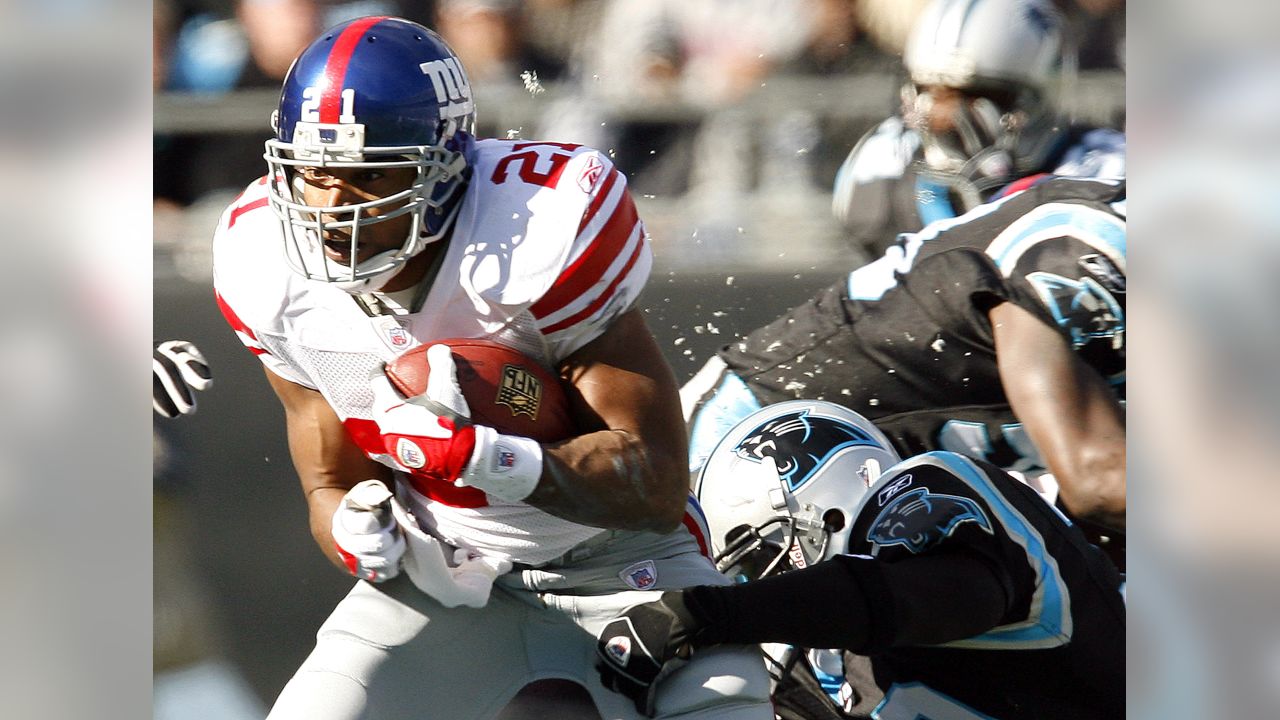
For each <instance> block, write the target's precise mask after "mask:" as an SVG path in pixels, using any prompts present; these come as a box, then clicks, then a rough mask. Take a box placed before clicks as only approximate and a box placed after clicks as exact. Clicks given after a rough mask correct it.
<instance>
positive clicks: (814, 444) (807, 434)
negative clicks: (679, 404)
mask: <svg viewBox="0 0 1280 720" xmlns="http://www.w3.org/2000/svg"><path fill="white" fill-rule="evenodd" d="M855 445H867V446H870V447H875V448H879V447H883V446H882V445H881V444H880V443H879V442H877V441H876V439H875V438H874V437H872V436H871V435H870V434H869V433H868V432H867V431H866V430H863V429H862V428H860V427H858V426H857V425H853V424H851V423H848V422H845V421H844V420H838V419H836V418H831V417H826V416H823V415H810V414H809V411H808V410H807V409H806V410H800V411H797V412H791V413H787V414H786V415H781V416H779V417H776V418H774V419H772V420H770V421H768V422H766V423H763V424H762V425H760V426H758V427H756V428H755V429H754V430H752V431H751V432H749V433H747V436H746V437H744V438H743V439H742V441H741V442H739V443H738V444H737V446H736V447H734V449H733V451H734V452H735V453H737V454H738V457H741V458H744V459H747V460H751V461H752V462H761V461H762V460H764V458H766V457H771V458H773V462H774V464H775V465H777V466H778V475H779V477H781V479H782V481H783V482H785V483H786V484H787V487H788V488H789V489H790V490H791V491H792V492H795V491H796V490H798V489H799V488H800V487H801V486H802V485H804V484H805V483H807V482H809V480H810V479H811V478H813V476H814V474H815V473H816V472H817V471H818V468H820V467H822V465H823V463H825V462H826V461H828V460H830V459H831V458H832V457H834V456H835V455H836V453H838V452H840V451H841V450H843V449H845V448H847V447H853V446H855Z"/></svg>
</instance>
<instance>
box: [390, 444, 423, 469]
mask: <svg viewBox="0 0 1280 720" xmlns="http://www.w3.org/2000/svg"><path fill="white" fill-rule="evenodd" d="M396 459H397V460H399V461H400V464H401V465H403V466H405V467H407V468H420V467H422V466H423V465H426V464H427V458H426V456H424V455H423V454H422V448H420V447H418V444H417V443H415V442H414V441H412V440H410V439H408V438H400V439H399V440H398V441H397V442H396Z"/></svg>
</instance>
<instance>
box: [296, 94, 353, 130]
mask: <svg viewBox="0 0 1280 720" xmlns="http://www.w3.org/2000/svg"><path fill="white" fill-rule="evenodd" d="M341 97H342V114H341V115H339V116H338V122H340V123H353V122H355V121H356V111H355V104H356V90H355V88H343V89H342V96H341ZM300 119H301V120H302V121H303V122H320V88H318V87H309V88H303V89H302V117H301V118H300Z"/></svg>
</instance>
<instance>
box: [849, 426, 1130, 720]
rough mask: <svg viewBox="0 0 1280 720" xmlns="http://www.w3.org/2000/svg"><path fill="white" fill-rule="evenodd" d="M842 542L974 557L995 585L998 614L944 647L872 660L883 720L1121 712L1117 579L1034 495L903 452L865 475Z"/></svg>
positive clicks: (904, 553)
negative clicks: (903, 457) (977, 631)
mask: <svg viewBox="0 0 1280 720" xmlns="http://www.w3.org/2000/svg"><path fill="white" fill-rule="evenodd" d="M854 517H855V519H854V521H853V526H852V527H853V530H852V534H851V536H850V547H849V552H850V553H853V554H860V555H870V556H873V557H875V558H877V559H879V560H881V561H883V562H887V563H894V562H900V561H902V560H905V559H908V558H912V557H918V556H921V555H923V554H937V553H963V554H967V555H969V556H976V557H979V558H981V559H982V560H984V562H985V565H986V566H987V567H989V568H991V569H993V570H994V571H995V573H996V575H997V576H998V577H999V578H1000V580H1001V581H1002V583H1003V584H1004V585H1005V587H1006V592H1007V595H1008V597H1009V603H1008V605H1007V607H1008V609H1007V610H1006V612H1005V615H1004V616H1003V617H1002V618H1001V620H1000V622H999V624H998V625H997V626H995V627H994V628H992V629H990V630H988V631H987V632H985V633H983V634H981V635H978V636H976V637H971V638H966V639H963V640H958V641H954V642H950V643H945V644H942V645H933V646H915V647H908V648H893V649H891V650H888V651H886V652H882V653H877V654H876V655H874V656H873V657H872V666H873V670H874V675H875V679H876V683H877V684H878V685H879V686H880V687H881V688H882V689H883V690H884V692H885V698H884V701H883V702H882V703H881V704H880V706H879V707H878V708H877V711H876V715H875V716H876V717H879V718H882V719H883V720H898V719H899V718H906V719H908V720H910V719H914V718H921V717H927V718H931V720H974V719H977V718H1001V719H1002V720H1022V719H1026V720H1031V719H1033V718H1034V719H1037V720H1051V719H1054V718H1062V719H1063V720H1066V719H1071V720H1077V719H1078V718H1095V719H1097V718H1121V717H1123V716H1124V703H1125V664H1124V663H1125V620H1124V615H1125V609H1124V601H1123V598H1122V596H1121V594H1120V584H1121V579H1120V576H1119V574H1118V573H1117V571H1116V570H1115V567H1114V566H1113V565H1112V564H1111V563H1110V562H1109V561H1108V560H1106V559H1105V558H1104V557H1103V556H1102V554H1101V552H1100V551H1099V550H1098V549H1097V548H1095V547H1094V546H1092V545H1090V544H1088V543H1087V542H1086V541H1085V539H1084V537H1083V536H1082V535H1081V534H1080V533H1079V532H1078V531H1077V530H1076V529H1075V528H1074V527H1072V526H1071V525H1070V524H1069V523H1068V522H1067V520H1066V519H1065V518H1064V517H1063V516H1062V515H1061V514H1060V513H1058V512H1057V511H1056V510H1055V509H1054V508H1052V507H1051V506H1049V505H1048V504H1046V503H1045V502H1044V501H1043V500H1042V499H1041V498H1040V497H1039V496H1038V495H1036V493H1035V491H1033V490H1032V489H1031V488H1029V487H1027V486H1026V485H1024V484H1023V483H1021V482H1018V481H1017V480H1015V479H1014V478H1013V477H1011V476H1010V475H1008V474H1007V473H1005V472H1003V471H1001V470H1000V469H999V468H996V467H995V466H993V465H990V464H988V463H982V462H981V461H974V460H971V459H968V458H965V457H962V456H960V455H957V454H955V453H944V452H934V453H928V454H925V455H921V456H918V457H915V458H912V459H910V460H908V461H906V462H904V463H902V464H899V465H897V466H895V468H894V469H893V470H892V471H891V472H889V473H886V475H885V476H884V477H883V478H881V480H879V481H878V482H877V483H875V484H874V485H873V486H872V487H871V488H870V490H869V491H868V493H867V495H866V496H865V497H864V499H863V501H862V503H861V504H860V505H859V507H858V511H857V512H856V513H855V516H854Z"/></svg>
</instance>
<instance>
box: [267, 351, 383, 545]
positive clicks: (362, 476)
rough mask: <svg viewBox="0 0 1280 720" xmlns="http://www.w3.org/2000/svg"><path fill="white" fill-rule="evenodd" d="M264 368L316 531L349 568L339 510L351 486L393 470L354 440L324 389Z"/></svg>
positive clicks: (319, 542)
mask: <svg viewBox="0 0 1280 720" xmlns="http://www.w3.org/2000/svg"><path fill="white" fill-rule="evenodd" d="M265 372H266V374H267V381H268V382H269V383H270V384H271V388H272V389H273V390H275V392H276V395H277V396H278V397H279V398H280V403H281V404H282V405H284V411H285V421H286V423H287V428H288V436H289V454H290V456H291V457H292V458H293V467H294V470H295V471H296V472H297V473H298V479H299V480H300V481H301V482H302V491H303V494H304V495H305V496H306V498H307V510H308V512H309V514H310V521H311V536H312V537H313V538H315V541H316V544H317V545H319V546H320V549H321V550H323V551H324V554H325V557H328V558H329V560H330V562H332V563H333V564H334V565H337V566H338V567H340V568H343V569H344V570H346V569H347V566H346V564H345V563H344V562H343V560H342V557H341V556H340V555H339V554H338V551H337V548H336V544H335V543H334V540H333V514H334V511H335V510H337V508H338V504H339V503H340V502H341V501H342V498H343V496H344V495H346V493H347V491H348V490H350V489H351V488H352V487H353V486H355V485H356V484H357V483H359V482H360V481H362V480H366V479H369V478H377V479H381V480H383V481H384V482H387V484H390V477H391V471H390V469H389V468H387V467H385V466H383V465H380V464H378V463H376V462H374V461H373V460H370V459H369V457H368V456H367V455H365V453H364V452H363V451H362V450H361V449H360V448H359V447H358V446H357V445H356V444H355V442H354V441H353V440H352V439H351V436H350V435H348V434H347V431H346V428H344V427H343V426H342V421H341V420H339V419H338V416H337V415H336V414H335V413H334V412H333V408H331V407H330V406H329V403H328V401H327V400H325V399H324V396H323V395H321V394H320V393H319V392H317V391H315V390H312V389H310V388H307V387H303V386H302V385H298V384H297V383H293V382H290V381H288V380H285V379H284V378H282V377H280V376H279V375H276V374H275V373H273V372H271V371H270V370H266V371H265Z"/></svg>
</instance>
